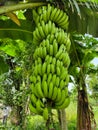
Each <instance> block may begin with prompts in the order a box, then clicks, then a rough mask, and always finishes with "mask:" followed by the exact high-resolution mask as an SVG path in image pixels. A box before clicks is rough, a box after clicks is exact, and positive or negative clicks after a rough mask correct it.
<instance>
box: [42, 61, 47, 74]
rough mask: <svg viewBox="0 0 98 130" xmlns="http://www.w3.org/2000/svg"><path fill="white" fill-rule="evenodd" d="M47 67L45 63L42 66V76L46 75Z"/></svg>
mask: <svg viewBox="0 0 98 130" xmlns="http://www.w3.org/2000/svg"><path fill="white" fill-rule="evenodd" d="M46 67H47V64H46V62H44V63H43V65H42V75H43V74H44V73H46Z"/></svg>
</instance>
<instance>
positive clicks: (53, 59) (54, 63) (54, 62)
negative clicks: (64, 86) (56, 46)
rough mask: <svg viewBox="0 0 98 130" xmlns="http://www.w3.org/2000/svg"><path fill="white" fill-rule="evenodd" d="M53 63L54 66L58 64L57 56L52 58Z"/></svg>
mask: <svg viewBox="0 0 98 130" xmlns="http://www.w3.org/2000/svg"><path fill="white" fill-rule="evenodd" d="M52 64H53V65H54V66H55V65H56V58H55V57H53V58H52Z"/></svg>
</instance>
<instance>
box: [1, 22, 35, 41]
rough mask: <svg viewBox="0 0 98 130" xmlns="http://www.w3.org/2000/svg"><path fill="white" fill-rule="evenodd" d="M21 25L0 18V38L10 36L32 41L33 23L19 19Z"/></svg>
mask: <svg viewBox="0 0 98 130" xmlns="http://www.w3.org/2000/svg"><path fill="white" fill-rule="evenodd" d="M20 23H21V26H18V25H16V24H15V23H13V22H12V21H11V20H4V21H3V20H0V39H1V38H11V39H21V40H24V41H27V42H28V41H29V42H30V41H32V39H33V30H34V27H35V25H32V22H30V21H27V20H20Z"/></svg>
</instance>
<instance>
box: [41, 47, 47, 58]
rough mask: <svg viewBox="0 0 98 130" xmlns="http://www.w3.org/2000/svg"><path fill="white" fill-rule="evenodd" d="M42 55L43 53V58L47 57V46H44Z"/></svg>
mask: <svg viewBox="0 0 98 130" xmlns="http://www.w3.org/2000/svg"><path fill="white" fill-rule="evenodd" d="M42 53H43V54H42V55H43V59H44V58H45V57H46V55H47V50H46V47H43V51H42Z"/></svg>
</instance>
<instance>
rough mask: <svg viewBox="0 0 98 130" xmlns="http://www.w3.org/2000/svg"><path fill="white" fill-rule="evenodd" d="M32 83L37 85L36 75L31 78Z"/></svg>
mask: <svg viewBox="0 0 98 130" xmlns="http://www.w3.org/2000/svg"><path fill="white" fill-rule="evenodd" d="M30 81H31V82H33V83H34V84H35V83H36V76H35V75H31V76H30Z"/></svg>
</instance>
